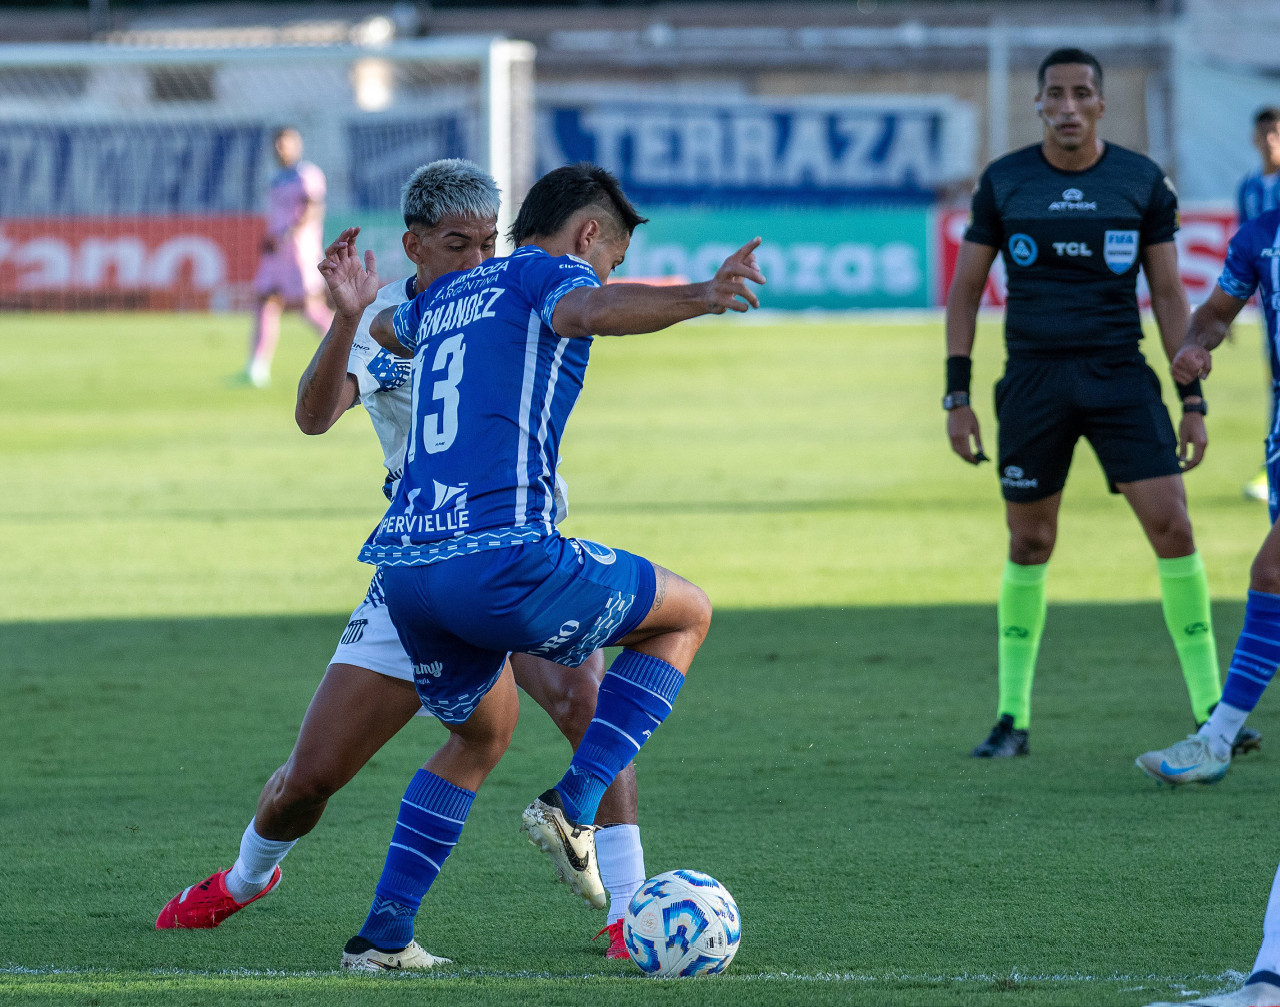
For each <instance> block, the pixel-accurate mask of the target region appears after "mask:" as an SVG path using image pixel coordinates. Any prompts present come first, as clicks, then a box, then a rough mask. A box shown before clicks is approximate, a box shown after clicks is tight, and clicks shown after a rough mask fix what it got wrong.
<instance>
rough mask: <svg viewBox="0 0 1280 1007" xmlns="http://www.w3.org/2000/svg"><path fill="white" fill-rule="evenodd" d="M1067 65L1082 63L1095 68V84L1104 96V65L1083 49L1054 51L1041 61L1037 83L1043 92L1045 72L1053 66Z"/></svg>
mask: <svg viewBox="0 0 1280 1007" xmlns="http://www.w3.org/2000/svg"><path fill="white" fill-rule="evenodd" d="M1067 63H1080V64H1083V65H1084V66H1091V67H1093V82H1094V84H1096V85H1097V87H1098V94H1102V64H1101V63H1099V62H1098V57H1097V56H1095V55H1094V54H1093V53H1091V52H1085V51H1084V50H1083V49H1054V50H1053V52H1051V53H1049V55H1048V56H1046V57H1045V58H1044V59H1043V60H1041V62H1040V69H1039V70H1037V71H1036V82H1037V83H1038V84H1039V85H1040V90H1041V91H1043V90H1044V72H1045V71H1046V70H1048V69H1049V67H1051V66H1063V65H1065V64H1067Z"/></svg>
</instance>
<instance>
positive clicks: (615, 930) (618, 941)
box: [591, 920, 631, 958]
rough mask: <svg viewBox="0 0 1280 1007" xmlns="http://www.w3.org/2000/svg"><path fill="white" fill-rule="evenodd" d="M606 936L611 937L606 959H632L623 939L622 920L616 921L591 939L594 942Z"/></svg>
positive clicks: (605, 954)
mask: <svg viewBox="0 0 1280 1007" xmlns="http://www.w3.org/2000/svg"><path fill="white" fill-rule="evenodd" d="M605 934H608V935H609V947H608V949H607V950H606V951H605V953H604V956H605V957H606V958H630V957H631V955H630V953H629V952H628V951H627V944H626V942H625V941H624V940H623V939H622V920H614V921H613V922H612V923H610V924H609V925H608V926H607V927H605V928H604V929H603V930H601V931H600V933H598V934H596V935H595V937H592V938H591V939H592V940H593V941H594V940H598V939H599V938H600V937H603V936H604V935H605Z"/></svg>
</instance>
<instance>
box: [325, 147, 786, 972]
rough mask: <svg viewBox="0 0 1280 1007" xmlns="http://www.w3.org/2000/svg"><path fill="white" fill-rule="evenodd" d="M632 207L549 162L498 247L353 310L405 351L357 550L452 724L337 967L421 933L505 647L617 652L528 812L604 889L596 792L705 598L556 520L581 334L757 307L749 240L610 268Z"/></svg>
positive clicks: (506, 729) (482, 751)
mask: <svg viewBox="0 0 1280 1007" xmlns="http://www.w3.org/2000/svg"><path fill="white" fill-rule="evenodd" d="M643 222H644V218H643V217H641V216H640V215H639V214H638V213H636V211H635V208H634V207H633V206H632V205H631V203H630V201H629V200H628V199H627V198H626V196H625V194H623V192H622V190H621V188H620V187H619V185H618V182H617V179H615V178H614V177H613V176H612V175H610V174H609V173H608V172H606V171H605V170H604V169H602V168H599V167H597V166H595V165H590V164H575V165H568V166H565V167H563V168H558V169H556V170H554V171H552V172H550V173H548V174H547V175H545V176H543V177H542V178H541V179H539V180H538V182H537V183H535V184H534V186H533V188H532V189H530V190H529V193H528V195H526V196H525V199H524V203H523V205H522V206H521V207H520V213H519V215H518V216H517V218H516V222H515V224H514V226H513V228H512V238H513V240H514V241H515V244H516V245H517V248H516V250H515V252H514V253H512V254H511V255H510V256H506V257H504V258H500V259H493V260H491V261H490V262H488V263H486V264H484V265H482V266H479V267H478V268H476V269H473V270H471V271H470V272H467V273H462V274H451V275H450V276H446V277H443V278H442V279H440V280H438V281H437V282H436V283H434V284H432V286H431V287H429V288H428V289H427V290H426V291H424V292H422V293H419V294H418V295H417V297H415V298H414V299H413V300H412V301H409V302H407V303H405V304H402V305H400V306H399V307H398V308H395V309H391V308H384V309H383V310H382V312H381V313H380V314H379V315H378V316H377V317H376V318H375V319H374V320H373V322H372V323H371V324H370V326H369V332H370V335H372V336H373V337H374V338H375V339H377V340H378V341H379V342H380V343H381V344H382V345H383V347H384V348H385V349H387V350H388V351H390V352H392V353H395V354H397V355H399V356H409V355H411V354H412V355H413V357H414V360H413V425H412V428H411V431H410V435H409V449H408V452H407V453H406V455H405V466H404V475H403V477H402V478H401V480H400V486H399V488H398V490H397V491H396V496H395V499H394V500H393V501H392V504H391V507H390V508H389V509H388V511H387V513H386V516H385V517H384V518H383V520H382V521H381V522H380V523H379V524H378V527H377V528H376V529H375V530H374V532H373V533H372V534H371V535H370V537H369V540H368V542H367V543H366V544H365V547H364V548H363V549H362V550H361V553H360V558H361V559H362V560H363V561H364V562H368V563H374V564H376V565H378V566H380V567H381V568H382V573H383V587H384V590H385V591H386V599H387V605H388V608H389V609H390V612H391V616H392V619H393V621H394V623H395V626H396V629H397V630H398V631H399V634H400V639H401V641H402V642H403V643H404V646H405V650H406V651H407V652H408V654H409V657H410V659H411V660H412V662H413V673H414V684H415V685H416V686H417V690H418V696H419V698H420V699H421V700H422V704H423V706H424V707H426V708H427V709H428V710H430V711H431V712H432V713H433V714H435V716H436V717H437V718H438V719H439V720H440V721H441V722H442V723H443V724H444V725H445V726H446V727H447V728H448V730H449V732H450V736H449V740H448V741H447V742H446V743H445V745H444V746H443V747H441V748H440V749H439V750H438V751H437V752H436V753H435V754H434V755H432V756H431V758H430V759H428V760H427V763H426V765H425V766H423V768H422V769H421V770H420V771H419V772H418V773H417V775H415V776H414V778H413V779H412V780H411V781H410V783H409V786H408V788H407V789H406V790H405V795H404V800H403V801H402V802H401V806H400V815H399V818H398V819H397V821H396V826H395V831H394V832H393V834H392V839H391V843H390V846H389V849H388V851H387V859H386V864H385V867H384V868H383V872H382V876H381V878H380V879H379V881H378V884H377V887H376V889H375V893H374V898H373V903H372V906H371V907H370V910H369V914H368V917H367V918H366V920H365V923H364V925H363V926H362V927H361V928H360V931H359V933H358V934H357V935H356V936H355V937H353V938H351V940H350V941H348V942H347V944H346V947H345V948H344V949H343V955H342V963H343V965H344V966H345V967H347V968H360V969H374V970H376V969H379V968H388V967H391V968H394V967H396V964H397V961H398V958H399V956H400V955H402V954H404V953H405V950H402V949H409V948H416V947H417V945H416V942H414V940H413V936H414V919H415V917H416V915H417V912H418V909H419V907H420V905H421V903H422V899H423V897H424V896H425V895H426V893H427V891H428V890H429V889H430V887H431V885H432V883H433V882H434V881H435V879H436V877H437V875H438V874H439V872H440V870H441V868H442V866H443V864H444V862H445V858H446V857H447V856H448V854H449V852H450V850H451V849H452V848H453V847H454V846H455V845H456V844H457V842H458V840H459V838H460V836H461V834H462V829H463V826H464V824H465V822H466V818H467V815H468V812H469V811H470V808H471V805H472V802H473V800H474V799H475V796H476V791H477V790H478V789H479V787H480V785H481V784H482V783H483V782H484V780H485V778H486V777H487V776H488V775H489V773H490V772H491V771H492V770H493V768H494V766H495V765H496V764H497V762H498V760H499V759H500V758H501V757H502V755H503V753H504V752H505V751H506V748H507V745H508V744H509V742H510V738H511V732H512V731H513V729H514V728H515V722H516V717H517V713H518V708H517V703H516V692H515V684H514V682H513V681H512V677H511V673H510V671H509V670H508V665H507V655H508V654H509V653H510V652H517V653H534V654H537V655H539V656H542V657H545V658H548V659H549V660H551V661H556V662H558V663H561V664H565V665H569V666H570V667H572V666H575V665H578V664H580V663H581V662H582V661H583V660H584V659H585V658H586V657H587V656H588V655H589V654H591V653H593V652H594V651H596V650H598V649H599V648H600V647H606V646H611V645H618V646H621V647H622V648H623V649H622V652H621V653H620V654H619V655H618V656H617V657H616V658H615V659H614V661H613V663H612V664H611V665H610V667H609V670H608V671H607V672H606V673H605V676H604V679H603V680H602V682H601V683H600V689H599V694H598V696H597V699H596V709H595V716H594V717H593V718H592V720H591V725H590V727H588V728H587V731H586V733H585V734H584V735H583V738H582V741H581V743H580V744H579V745H578V747H577V749H576V750H575V752H574V755H573V758H572V760H571V762H570V764H569V766H568V769H567V771H566V772H565V774H564V775H563V776H562V777H561V779H560V780H559V782H557V783H556V784H555V785H554V786H553V787H551V788H550V789H548V790H546V791H544V792H543V793H542V794H541V795H540V796H539V797H538V798H536V799H535V800H534V801H533V802H531V803H530V804H529V806H528V807H527V808H525V810H524V814H523V816H522V831H524V832H525V833H526V834H527V835H528V836H529V838H530V841H531V842H533V843H534V844H535V845H537V846H539V847H541V848H542V849H543V851H544V852H546V853H547V854H548V855H549V856H550V858H551V860H552V863H553V864H554V865H555V868H556V871H557V873H558V874H559V875H560V877H561V879H562V880H564V881H566V882H567V883H568V884H569V885H570V887H571V888H572V889H573V891H574V892H576V893H577V894H579V895H581V896H582V897H583V898H584V899H585V900H586V901H587V902H588V903H589V904H592V905H600V906H603V901H604V898H603V897H604V893H603V889H602V886H601V883H600V878H599V874H598V872H597V871H596V866H595V856H594V842H593V835H594V832H595V829H594V827H593V823H594V822H595V820H596V818H597V815H598V813H599V812H598V808H599V802H600V799H601V797H602V796H603V794H604V793H605V791H606V788H607V787H608V786H609V785H610V784H611V783H612V781H613V780H614V778H615V777H616V775H617V774H618V773H619V772H620V771H621V770H622V769H623V768H624V767H625V766H627V765H628V764H629V763H630V762H631V761H632V759H633V758H634V757H635V755H636V754H637V753H638V752H639V751H640V749H641V747H642V746H643V745H644V744H645V743H646V742H647V741H648V739H649V738H650V737H651V736H652V734H653V733H654V731H656V730H657V729H658V727H659V726H660V725H661V724H662V722H663V721H664V720H665V719H666V717H667V715H668V714H669V713H670V712H671V709H672V704H673V703H674V702H675V698H676V695H677V694H678V693H679V691H680V688H681V686H682V685H683V683H684V678H685V674H686V673H687V672H688V670H689V666H690V664H691V663H692V661H693V658H694V656H695V654H696V653H697V651H698V649H699V648H700V647H701V645H702V642H703V640H704V639H705V637H706V634H707V630H708V628H709V626H710V621H711V605H710V602H709V601H708V600H707V596H706V595H705V594H704V593H703V592H702V591H701V590H700V589H699V588H697V587H696V586H694V585H693V584H690V583H689V582H688V581H686V580H683V579H682V578H680V577H677V576H676V575H675V574H673V573H671V572H670V571H667V570H664V569H662V568H661V567H658V566H656V565H654V564H653V563H650V562H649V561H648V560H646V559H643V558H642V557H639V556H636V555H633V554H631V553H627V552H624V551H622V550H615V549H610V548H609V547H608V546H604V545H600V544H599V543H596V542H587V541H583V540H580V539H570V538H565V537H563V536H562V535H560V534H559V532H558V531H557V530H556V528H555V525H554V523H553V521H552V520H551V518H552V516H553V514H554V510H555V491H554V480H553V474H554V472H555V471H556V469H557V468H558V462H559V445H560V439H561V436H562V434H563V432H564V429H565V425H566V423H567V421H568V419H569V416H570V414H571V412H572V410H573V407H574V405H575V404H576V402H577V399H578V395H579V393H580V392H581V390H582V385H583V379H584V377H585V373H586V367H587V361H588V357H589V354H590V350H591V344H592V337H593V335H595V334H612V335H624V334H628V333H639V332H653V331H657V330H658V329H663V328H666V327H667V326H670V325H673V324H675V323H676V322H678V321H682V320H684V319H687V318H693V317H696V316H698V315H703V314H708V313H712V314H720V313H723V312H724V311H727V310H735V311H746V310H748V309H750V308H753V307H758V305H759V301H758V299H757V298H756V296H755V295H754V294H753V293H752V292H751V291H750V290H749V289H748V288H747V285H746V280H748V279H751V280H754V281H755V282H758V283H762V282H764V277H763V276H762V275H761V273H760V271H759V269H758V267H757V265H756V261H755V255H754V251H755V248H756V246H757V245H758V244H759V239H758V238H757V239H755V240H754V241H751V242H749V243H748V244H746V245H744V246H743V247H742V248H740V249H739V250H738V251H737V252H735V253H734V254H733V255H731V256H729V257H728V258H727V259H726V260H725V261H724V263H723V264H722V265H721V267H720V269H719V270H718V271H717V272H716V275H715V276H714V277H713V278H712V279H711V280H709V281H707V282H706V283H697V284H684V285H680V286H669V287H648V286H644V285H641V284H634V283H633V284H626V283H622V284H611V285H608V286H606V285H605V281H606V280H607V279H608V277H609V275H610V273H612V272H613V270H614V269H616V268H617V267H618V266H619V265H620V264H621V262H622V260H623V259H624V258H625V256H626V252H627V247H628V246H629V244H630V241H631V234H632V231H633V230H634V229H635V227H636V226H637V225H639V224H641V223H643ZM366 267H367V268H361V265H360V260H359V257H358V256H357V255H356V253H355V249H354V247H353V246H351V245H346V246H344V247H343V248H342V249H340V250H337V251H336V252H335V253H334V254H332V255H330V256H329V257H328V258H327V259H326V261H325V263H324V265H323V266H322V267H321V268H322V270H323V271H324V273H325V276H326V278H327V279H328V281H329V287H330V290H331V291H332V292H333V297H334V303H335V304H336V305H337V306H338V321H335V323H334V324H335V326H337V325H339V324H341V325H342V326H344V327H345V326H350V325H352V324H353V322H352V321H351V320H352V319H353V318H359V317H360V315H361V314H362V313H363V311H364V310H365V308H367V306H368V305H369V304H371V303H372V302H373V301H374V299H375V297H376V295H377V287H378V280H377V276H376V274H374V272H373V261H372V256H366ZM424 953H425V952H424Z"/></svg>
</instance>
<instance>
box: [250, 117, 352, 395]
mask: <svg viewBox="0 0 1280 1007" xmlns="http://www.w3.org/2000/svg"><path fill="white" fill-rule="evenodd" d="M275 149H276V162H277V163H278V164H279V165H280V170H279V171H278V172H276V174H275V175H274V176H273V177H272V179H271V188H270V190H269V191H268V192H267V234H266V237H265V238H264V239H263V242H262V258H261V260H259V262H258V272H257V274H256V275H255V276H254V278H253V287H254V290H255V291H256V292H257V294H258V314H257V318H256V320H255V322H254V327H253V342H252V344H251V345H250V347H249V363H248V366H247V367H246V369H245V371H246V376H247V377H248V380H249V383H250V384H252V385H253V386H254V387H256V388H265V387H266V386H267V385H268V384H269V383H270V381H271V359H272V357H274V356H275V352H276V343H277V342H278V341H279V339H280V314H281V312H282V311H283V310H284V309H285V308H293V309H300V310H301V311H302V316H303V317H304V318H305V319H306V320H307V321H308V322H309V323H310V324H311V326H312V327H313V328H314V329H315V330H316V333H317V334H318V335H320V336H323V335H324V334H325V333H326V332H327V331H328V330H329V324H330V323H331V322H332V321H333V311H332V309H330V307H329V305H328V303H327V302H326V300H325V293H324V291H325V283H324V277H322V276H321V275H320V271H319V270H318V269H317V268H316V266H317V265H318V264H319V262H320V260H321V259H323V258H324V239H323V236H322V230H323V227H324V193H325V183H324V172H323V171H321V170H320V169H319V168H317V167H316V166H315V165H314V164H312V163H311V162H310V161H304V160H302V135H301V134H300V133H299V132H298V131H297V130H296V129H294V128H293V127H292V126H285V127H283V128H281V129H278V130H276V133H275Z"/></svg>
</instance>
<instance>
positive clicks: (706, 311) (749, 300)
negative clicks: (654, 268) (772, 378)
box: [552, 238, 765, 338]
mask: <svg viewBox="0 0 1280 1007" xmlns="http://www.w3.org/2000/svg"><path fill="white" fill-rule="evenodd" d="M759 245H760V239H759V238H752V239H751V240H750V241H748V242H747V243H746V244H745V245H743V246H742V247H741V248H739V249H738V250H737V251H736V252H734V253H733V254H732V255H731V256H729V258H727V259H725V260H724V263H723V264H722V265H721V266H720V268H719V269H718V270H716V275H715V276H713V277H712V278H711V279H710V280H707V281H706V282H705V283H686V284H681V285H680V286H674V287H651V286H647V285H646V284H643V283H613V284H609V285H608V286H604V287H579V288H578V289H576V290H571V291H569V293H567V294H565V295H564V297H562V298H561V299H560V302H559V303H558V304H557V305H556V309H555V314H554V315H553V316H552V324H553V327H554V328H555V330H556V332H557V333H559V334H560V335H561V336H567V337H570V338H572V337H578V336H628V335H636V334H638V333H641V332H657V331H658V330H659V329H665V328H667V326H669V325H674V324H675V323H676V322H683V321H684V320H685V319H688V318H695V317H697V316H698V315H722V314H724V313H725V312H726V311H748V310H750V309H751V308H758V307H760V301H759V299H757V297H756V295H755V294H754V293H753V292H752V291H751V290H750V288H748V287H747V280H750V281H751V282H753V283H760V284H763V283H764V282H765V280H764V274H763V273H762V272H760V267H759V265H758V264H757V262H756V256H755V250H756V248H757V247H759Z"/></svg>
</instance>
